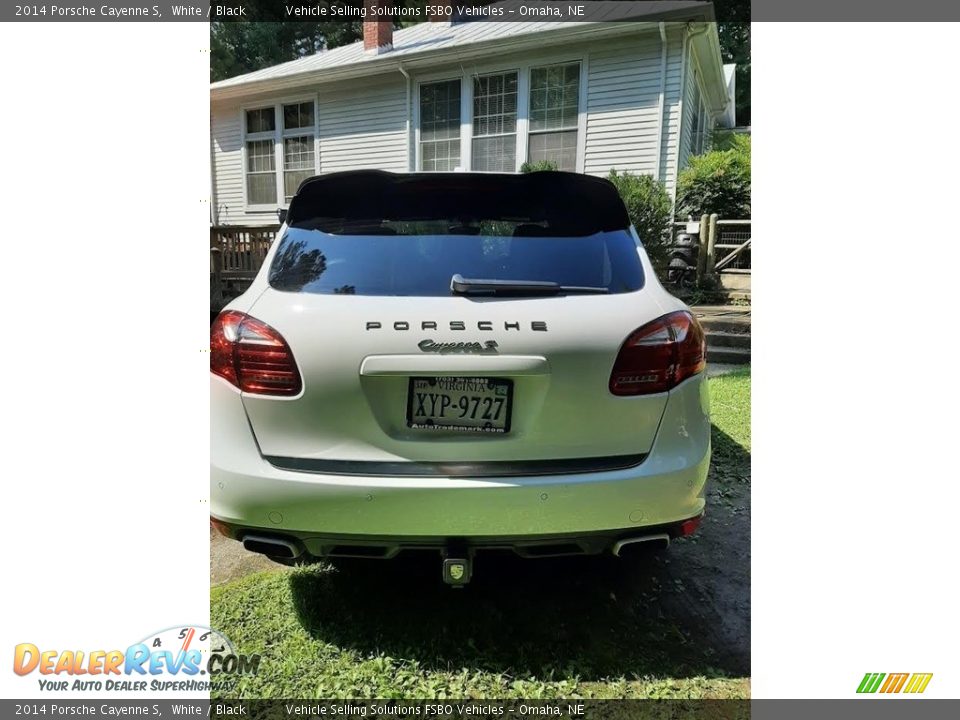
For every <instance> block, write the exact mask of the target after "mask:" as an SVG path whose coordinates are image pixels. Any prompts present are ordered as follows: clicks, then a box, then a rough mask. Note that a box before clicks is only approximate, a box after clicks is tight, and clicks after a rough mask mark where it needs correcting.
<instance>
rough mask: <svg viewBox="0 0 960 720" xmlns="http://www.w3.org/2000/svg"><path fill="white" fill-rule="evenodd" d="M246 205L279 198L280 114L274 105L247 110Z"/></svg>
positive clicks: (267, 203)
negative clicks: (277, 152) (277, 159)
mask: <svg viewBox="0 0 960 720" xmlns="http://www.w3.org/2000/svg"><path fill="white" fill-rule="evenodd" d="M246 124H247V126H246V151H247V167H246V174H247V180H246V182H247V205H275V204H276V202H277V172H276V170H277V165H276V153H275V151H274V144H275V142H276V130H277V116H276V112H275V111H274V109H273V107H272V106H271V107H266V108H256V109H254V110H247V112H246Z"/></svg>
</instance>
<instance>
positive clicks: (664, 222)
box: [607, 170, 672, 275]
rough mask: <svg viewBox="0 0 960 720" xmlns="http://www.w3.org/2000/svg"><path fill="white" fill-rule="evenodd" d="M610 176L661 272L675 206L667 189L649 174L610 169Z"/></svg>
mask: <svg viewBox="0 0 960 720" xmlns="http://www.w3.org/2000/svg"><path fill="white" fill-rule="evenodd" d="M607 179H608V180H609V181H610V182H612V183H613V184H614V185H616V187H617V190H618V191H619V192H620V197H621V198H622V199H623V204H624V205H625V206H626V208H627V214H628V215H629V216H630V222H632V223H633V226H634V227H635V228H636V229H637V234H638V235H640V240H641V241H643V247H644V248H645V249H646V251H647V255H648V256H649V257H650V262H652V263H653V267H654V268H655V269H656V270H657V274H658V275H662V274H663V272H664V271H665V269H666V267H667V262H668V247H667V242H668V239H669V230H670V210H671V207H672V205H671V202H670V196H669V195H668V194H667V190H666V188H665V187H664V185H663V183H662V182H660V181H659V180H654V179H653V178H652V177H650V176H649V175H633V174H632V173H628V172H624V173H618V172H617V171H616V170H611V171H610V174H609V175H608V176H607Z"/></svg>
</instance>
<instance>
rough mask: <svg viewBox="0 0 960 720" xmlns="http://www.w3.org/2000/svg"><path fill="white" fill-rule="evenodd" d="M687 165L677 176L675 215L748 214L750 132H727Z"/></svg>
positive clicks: (739, 215)
mask: <svg viewBox="0 0 960 720" xmlns="http://www.w3.org/2000/svg"><path fill="white" fill-rule="evenodd" d="M716 146H717V147H718V148H722V149H716V150H712V151H711V152H708V153H704V154H703V155H696V156H694V157H692V158H690V165H689V166H688V167H686V168H685V169H683V170H682V171H681V172H680V177H679V178H678V180H677V215H678V216H680V217H687V216H688V215H689V216H693V217H694V218H695V219H696V218H699V217H700V216H701V215H704V214H707V215H709V214H711V213H717V215H719V216H720V217H722V218H727V219H731V220H735V219H740V218H749V217H750V136H749V135H743V134H732V133H727V134H725V135H722V136H720V137H719V138H718V139H717V141H716Z"/></svg>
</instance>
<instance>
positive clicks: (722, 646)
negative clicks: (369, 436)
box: [290, 427, 750, 681]
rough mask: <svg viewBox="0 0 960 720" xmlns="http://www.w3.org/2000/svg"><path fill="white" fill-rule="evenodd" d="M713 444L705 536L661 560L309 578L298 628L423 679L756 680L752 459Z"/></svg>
mask: <svg viewBox="0 0 960 720" xmlns="http://www.w3.org/2000/svg"><path fill="white" fill-rule="evenodd" d="M714 443H715V446H717V448H718V450H719V454H718V455H717V461H718V462H717V467H716V468H715V472H714V471H712V472H711V474H712V475H716V478H711V483H710V484H709V485H708V501H707V515H706V518H705V520H704V523H703V525H702V526H701V530H700V531H699V533H698V535H696V536H694V537H693V538H691V539H687V540H681V541H679V542H677V543H675V544H674V545H673V546H672V547H671V549H670V551H669V552H667V553H665V554H660V555H655V556H648V557H644V558H640V559H637V560H631V561H622V560H617V559H615V558H612V557H610V556H600V557H577V558H555V559H536V560H523V559H520V558H517V557H515V556H513V555H512V554H509V553H506V554H503V555H499V554H497V555H487V556H483V555H480V556H479V557H478V558H477V560H476V563H475V568H474V577H473V580H472V582H471V583H470V584H469V586H467V587H466V588H464V589H453V588H450V587H447V586H446V585H443V584H442V582H441V577H440V558H439V555H437V554H432V555H429V556H425V557H410V558H404V557H402V556H401V557H400V558H397V559H396V560H393V561H363V562H357V563H354V564H352V565H351V566H350V567H349V568H348V569H344V570H331V569H329V568H318V569H307V570H300V571H297V572H294V573H292V574H291V575H290V586H291V590H292V596H293V602H294V606H295V610H296V613H297V617H298V620H299V622H300V624H301V625H302V626H303V627H304V629H305V630H306V631H307V632H308V633H309V634H310V635H311V636H312V637H313V638H314V639H317V640H320V641H323V642H326V643H332V644H334V645H337V646H339V647H343V648H352V649H355V650H357V651H359V652H362V653H385V654H387V655H390V656H392V657H395V658H404V659H407V660H410V661H416V662H418V663H419V664H420V666H421V667H423V668H424V669H442V670H448V669H461V668H467V669H469V670H478V671H484V672H492V673H504V674H507V675H509V676H511V677H515V678H529V677H536V678H539V679H541V680H549V679H551V678H557V679H560V678H565V677H572V676H578V677H579V678H580V679H581V680H584V681H588V680H598V679H602V678H611V677H614V678H615V677H626V678H627V679H631V678H633V677H641V676H645V675H652V676H657V677H675V678H680V677H696V676H705V677H724V676H731V677H742V676H746V675H749V672H750V656H749V652H750V607H749V599H750V552H749V551H750V526H749V493H750V486H749V453H747V452H746V451H745V450H744V449H743V448H741V447H740V446H739V445H737V444H736V443H735V442H733V441H732V440H731V439H730V438H729V437H728V436H726V435H725V434H724V433H722V432H721V431H719V430H718V429H717V428H716V427H715V428H714ZM744 468H746V469H745V470H744ZM738 472H739V473H741V474H742V473H745V479H738V478H739V475H738Z"/></svg>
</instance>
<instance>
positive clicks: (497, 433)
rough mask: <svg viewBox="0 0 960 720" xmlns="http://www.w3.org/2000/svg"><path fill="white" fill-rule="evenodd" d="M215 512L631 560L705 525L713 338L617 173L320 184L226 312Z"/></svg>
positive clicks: (343, 544)
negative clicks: (638, 218) (657, 257)
mask: <svg viewBox="0 0 960 720" xmlns="http://www.w3.org/2000/svg"><path fill="white" fill-rule="evenodd" d="M210 344H211V360H210V363H211V366H210V370H211V375H210V403H211V405H210V409H211V448H210V503H211V522H212V523H213V524H214V525H215V526H216V527H217V528H218V529H219V530H220V531H221V532H222V533H224V534H225V535H227V536H229V537H231V538H233V539H235V540H238V541H241V542H242V543H243V544H244V546H245V547H246V548H247V549H248V550H250V551H253V552H258V553H262V554H264V555H267V556H269V557H271V558H273V559H275V560H278V561H280V562H285V563H288V564H299V563H304V562H310V561H315V560H319V559H322V558H328V557H332V558H337V557H354V558H355V557H363V558H382V559H385V558H392V557H394V556H396V555H397V554H399V553H402V552H406V551H410V550H430V551H434V552H436V553H437V557H438V561H439V560H441V559H442V562H440V563H439V564H440V565H441V567H442V571H443V577H444V579H445V580H446V581H447V582H450V583H453V584H462V583H464V582H466V581H468V580H469V579H470V575H471V572H472V562H473V560H474V558H475V557H476V556H483V555H484V554H486V553H487V551H492V550H508V551H513V552H515V553H517V554H520V555H521V556H524V557H544V556H554V555H568V554H597V553H601V552H608V553H613V554H615V555H622V554H626V553H627V552H628V551H633V550H635V549H638V548H641V547H654V546H665V545H666V544H668V543H669V542H670V540H671V538H675V537H679V536H683V535H688V534H690V533H692V532H693V531H694V530H695V529H696V527H697V525H698V524H699V521H700V518H701V516H702V514H703V511H704V485H705V481H706V476H707V469H708V465H709V460H710V421H709V406H708V395H707V385H706V379H705V373H704V368H705V342H704V334H703V331H702V329H701V327H700V325H699V324H698V322H697V320H696V319H695V318H694V317H693V315H692V314H691V313H690V311H689V309H688V308H687V307H686V306H685V305H684V304H683V303H682V302H680V301H679V300H677V299H676V298H674V297H673V296H671V295H670V294H669V293H667V292H666V291H665V290H664V289H663V287H662V286H661V285H660V283H659V282H658V281H657V278H656V276H655V275H654V271H653V269H652V267H651V264H650V261H649V259H648V257H647V254H646V252H645V251H644V249H643V246H642V244H641V242H640V239H639V238H638V236H637V233H636V231H635V230H634V228H633V227H632V226H631V224H630V221H629V219H628V215H627V212H626V209H625V207H624V204H623V202H622V200H621V199H620V196H619V194H618V193H617V190H616V189H615V187H614V186H613V185H612V184H611V183H609V182H608V181H607V180H604V179H600V178H596V177H590V176H585V175H578V174H573V173H562V172H541V173H531V174H526V175H522V174H521V175H499V174H472V173H430V174H392V173H387V172H382V171H353V172H345V173H334V174H329V175H324V176H319V177H315V178H311V179H309V180H307V181H305V182H304V183H303V184H302V185H301V186H300V188H299V190H298V191H297V194H296V196H295V197H294V198H293V199H292V201H291V202H290V206H289V210H288V213H287V216H286V221H285V223H284V225H283V226H282V227H281V229H280V231H279V233H278V235H277V240H276V241H275V242H274V244H273V246H272V247H271V248H270V251H269V253H268V254H267V256H266V260H265V262H264V264H263V267H262V268H261V270H260V272H259V274H258V275H257V277H256V279H255V280H254V282H253V284H252V285H251V286H250V288H249V289H248V290H247V291H246V292H245V293H244V294H243V295H241V296H240V297H238V298H236V299H235V300H234V301H233V302H231V303H230V304H229V305H228V306H227V308H226V309H225V310H224V311H223V312H222V313H221V314H220V315H219V317H218V318H217V319H216V320H215V321H214V323H213V325H212V328H211V341H210Z"/></svg>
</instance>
